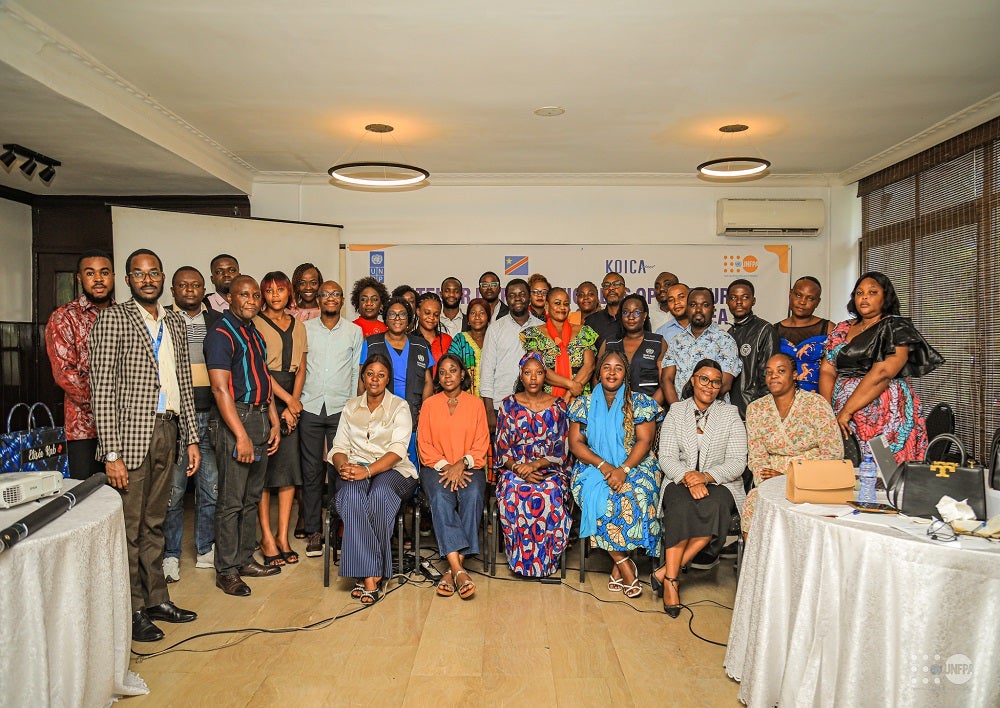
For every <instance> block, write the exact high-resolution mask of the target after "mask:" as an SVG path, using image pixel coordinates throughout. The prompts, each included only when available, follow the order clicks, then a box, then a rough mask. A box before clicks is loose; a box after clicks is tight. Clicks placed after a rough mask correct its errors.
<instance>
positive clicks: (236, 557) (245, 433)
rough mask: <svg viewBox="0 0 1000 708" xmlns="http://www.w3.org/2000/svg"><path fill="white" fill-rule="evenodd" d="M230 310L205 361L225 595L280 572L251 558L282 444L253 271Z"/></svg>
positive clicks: (212, 336) (208, 340) (242, 592)
mask: <svg viewBox="0 0 1000 708" xmlns="http://www.w3.org/2000/svg"><path fill="white" fill-rule="evenodd" d="M226 297H227V299H228V301H229V310H227V311H226V312H225V313H224V314H223V315H222V317H221V318H220V319H219V321H218V322H216V323H215V325H214V326H213V327H212V328H211V329H210V330H209V331H208V334H207V335H206V336H205V364H206V366H207V367H208V377H209V380H210V381H211V384H212V394H213V395H214V396H215V405H216V408H217V409H218V412H217V414H215V415H213V416H212V419H211V420H209V423H208V434H209V437H210V438H212V439H213V444H214V446H215V459H216V462H217V463H218V466H219V497H218V500H217V502H216V507H215V572H216V576H215V584H216V586H217V587H219V588H220V589H221V590H222V591H223V592H225V593H226V594H227V595H236V596H240V597H246V596H247V595H249V594H250V588H249V587H248V586H247V584H246V583H244V582H243V580H242V579H241V576H242V577H251V578H262V577H266V576H268V575H275V574H277V573H279V572H281V568H278V567H275V566H268V567H265V566H263V565H261V564H260V563H258V562H257V561H256V560H255V559H254V556H253V552H254V547H255V546H256V545H257V505H258V504H259V503H260V495H261V492H262V491H263V488H264V477H265V474H266V472H267V456H268V455H269V454H271V453H273V452H274V451H275V450H277V449H278V440H279V436H280V427H279V423H278V413H277V410H276V409H275V407H274V405H273V401H272V400H271V377H270V375H269V374H268V373H267V355H266V352H265V350H264V338H263V337H262V336H261V335H260V332H258V331H257V328H256V327H254V324H253V318H254V316H255V315H256V314H257V312H258V311H259V310H260V287H259V286H258V285H257V281H256V280H254V279H253V278H251V277H250V276H248V275H240V276H237V277H236V278H235V279H234V280H233V282H232V283H231V284H230V287H229V293H228V294H227V296H226Z"/></svg>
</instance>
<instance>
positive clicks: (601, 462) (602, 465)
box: [597, 460, 604, 472]
mask: <svg viewBox="0 0 1000 708" xmlns="http://www.w3.org/2000/svg"><path fill="white" fill-rule="evenodd" d="M602 467H604V460H601V461H600V462H598V463H597V471H598V472H600V471H601V468H602Z"/></svg>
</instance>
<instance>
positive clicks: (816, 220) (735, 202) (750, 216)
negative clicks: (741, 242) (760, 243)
mask: <svg viewBox="0 0 1000 708" xmlns="http://www.w3.org/2000/svg"><path fill="white" fill-rule="evenodd" d="M715 213H716V218H717V221H718V228H717V229H716V232H717V233H718V235H719V236H772V235H773V236H815V235H817V234H818V233H819V232H820V231H822V230H823V226H824V225H825V224H826V205H825V204H824V203H823V200H822V199H720V200H719V202H718V205H717V207H716V212H715Z"/></svg>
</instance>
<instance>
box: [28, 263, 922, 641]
mask: <svg viewBox="0 0 1000 708" xmlns="http://www.w3.org/2000/svg"><path fill="white" fill-rule="evenodd" d="M124 265H125V268H126V282H127V283H128V285H129V288H130V290H131V295H132V298H131V299H130V300H128V301H127V302H123V303H120V304H115V303H114V301H113V299H112V283H113V277H114V274H113V267H112V263H111V260H110V258H108V257H107V256H106V255H104V254H100V253H95V252H88V253H86V254H84V256H83V257H82V258H81V259H80V262H79V266H78V273H77V277H78V279H79V282H80V284H81V286H82V290H83V294H82V295H81V296H80V298H79V299H77V300H75V301H73V302H71V303H69V304H67V305H66V306H64V307H62V308H60V309H59V310H57V311H56V312H55V313H53V315H52V317H51V318H50V321H49V324H48V326H47V328H46V340H47V344H48V351H49V356H50V360H51V362H52V367H53V372H54V374H55V376H56V380H57V382H58V383H59V384H60V386H62V387H63V388H64V389H65V391H66V430H67V438H68V439H69V441H70V442H69V451H70V460H71V473H72V474H73V476H76V477H85V476H88V475H89V474H91V473H92V472H94V471H97V470H101V471H105V472H106V473H107V474H108V479H109V482H110V483H111V484H112V485H113V486H115V487H116V488H118V489H119V490H120V491H121V493H122V499H123V504H124V507H125V518H126V532H127V536H128V545H129V560H130V569H131V574H132V577H131V580H132V596H133V597H132V604H133V611H134V614H133V638H134V639H136V640H141V641H151V640H156V639H159V638H161V637H162V636H163V634H162V631H160V630H159V628H157V627H156V626H155V625H154V624H153V620H162V621H190V620H193V619H194V618H195V615H194V613H193V612H190V611H188V610H181V609H179V608H177V607H176V606H175V605H173V603H171V602H170V600H169V596H168V593H167V590H166V582H167V581H176V580H178V579H179V563H178V558H179V556H180V546H181V528H182V523H181V520H182V513H183V508H182V500H183V497H184V491H185V487H186V484H187V477H188V476H191V475H195V474H197V482H196V484H195V504H196V510H195V525H194V530H195V548H196V552H197V558H196V567H212V568H214V569H215V571H216V584H217V585H218V587H219V588H221V589H222V590H223V591H224V592H226V593H228V594H231V595H237V596H246V595H249V594H250V592H251V589H250V587H249V586H248V585H247V584H246V582H245V581H244V578H246V577H252V578H255V577H266V576H270V575H275V574H278V573H280V571H281V567H282V566H283V565H287V564H292V563H297V562H299V557H298V553H297V552H296V551H295V550H294V549H293V548H292V545H291V543H290V537H291V536H292V535H294V536H297V537H301V538H304V539H305V540H306V546H305V555H306V556H318V555H321V554H322V552H323V547H324V544H325V543H328V542H329V541H330V539H327V538H324V536H323V533H322V532H321V528H322V512H323V495H324V492H328V493H329V494H330V495H331V496H332V498H333V499H334V503H335V508H336V511H337V513H338V515H339V516H340V518H341V519H342V521H343V531H342V544H343V554H342V557H341V561H340V574H341V576H342V577H345V578H349V579H351V580H352V581H353V583H354V585H353V588H352V590H351V595H352V597H354V598H356V599H357V600H359V601H360V602H361V603H363V604H372V603H374V602H377V601H378V600H379V598H380V597H381V593H382V584H383V581H384V580H385V579H386V578H388V577H390V576H391V575H392V573H393V558H392V550H391V549H392V546H391V542H390V539H391V535H392V530H393V520H394V518H395V516H396V514H397V512H398V510H399V509H400V506H401V505H402V504H404V503H410V502H415V500H416V491H417V489H418V488H419V489H422V490H423V492H424V495H425V496H426V499H427V503H428V504H429V506H430V510H431V517H432V524H433V530H434V533H435V536H436V542H437V545H438V551H439V553H440V556H441V558H442V559H443V560H445V561H446V562H447V564H448V569H447V572H446V573H445V575H444V577H443V578H442V580H441V581H440V582H439V583H438V586H437V593H438V594H439V595H442V596H450V595H453V594H458V595H459V597H461V598H462V599H466V600H467V599H470V598H472V597H474V595H475V593H476V586H475V583H474V581H473V579H472V577H471V576H470V574H469V573H468V572H467V571H466V569H465V567H464V562H465V559H466V557H467V556H470V555H476V554H479V553H480V551H481V549H480V548H479V543H478V527H479V523H480V519H481V517H482V511H483V505H484V504H485V503H486V499H487V496H488V494H493V493H495V498H496V502H497V510H498V513H499V517H500V526H501V529H502V532H503V540H504V549H505V552H506V557H507V562H508V564H509V565H510V568H511V569H512V570H513V571H514V572H515V573H517V574H520V575H523V576H528V577H544V576H548V575H550V574H552V573H553V572H555V571H556V570H557V568H558V566H559V562H560V558H561V556H562V554H563V553H564V552H565V550H566V547H567V545H568V543H569V539H570V530H571V526H572V525H573V523H574V517H576V518H578V520H579V521H578V523H579V536H580V537H581V538H582V539H587V540H586V542H588V543H590V544H591V547H592V548H598V549H602V550H603V551H606V552H607V553H608V556H609V558H610V561H611V573H610V577H609V580H608V589H609V590H610V591H612V592H621V593H623V594H624V595H625V596H626V597H629V598H635V597H638V596H639V595H641V593H642V583H641V582H640V579H639V572H638V568H637V566H636V563H635V556H636V554H637V553H638V552H639V551H641V552H642V553H644V554H645V555H647V556H650V557H659V556H660V555H661V553H662V555H663V557H664V559H665V563H664V564H663V565H660V566H659V567H658V568H655V569H654V570H653V571H652V574H651V577H650V584H651V585H652V587H653V589H654V591H655V592H656V593H657V595H662V597H663V604H664V608H665V611H666V612H667V613H668V614H669V615H670V616H672V617H676V616H677V615H678V613H679V611H680V608H681V603H680V596H679V588H678V577H679V571H680V569H681V567H682V566H685V565H691V564H695V563H696V561H697V560H698V559H701V562H702V564H707V566H708V567H710V566H711V565H712V564H713V563H714V562H717V560H716V559H717V558H718V556H719V555H720V553H722V552H723V546H724V544H725V541H726V536H727V533H728V530H729V527H730V524H731V523H732V521H733V519H734V515H735V514H739V515H740V519H741V525H742V527H743V531H744V533H746V532H748V531H749V530H750V519H751V518H752V514H753V509H754V503H755V499H756V493H755V490H751V491H750V493H749V495H748V494H747V489H748V487H749V486H750V484H749V482H751V481H752V483H753V486H755V485H756V484H759V483H760V482H761V481H763V480H764V479H767V478H769V477H773V476H776V475H780V474H784V473H785V472H786V471H787V469H788V467H789V465H790V463H791V461H792V460H793V459H796V458H817V459H836V458H841V457H843V454H844V447H843V439H844V436H848V435H854V436H856V437H857V438H858V440H859V441H860V444H861V446H862V447H863V448H864V447H865V446H866V445H867V441H868V440H870V439H871V438H872V437H874V436H875V435H878V434H883V435H884V436H885V437H886V438H887V441H888V443H889V446H890V449H891V450H892V451H893V453H894V454H895V456H896V458H897V460H899V461H904V460H907V459H918V458H920V457H922V455H923V453H924V450H925V448H926V445H927V439H926V428H925V424H924V418H923V414H922V412H921V404H920V401H919V400H918V399H917V397H916V395H915V394H914V392H913V390H912V388H911V387H910V385H909V381H908V378H909V377H912V376H920V375H923V374H925V373H928V372H929V371H932V370H933V369H934V368H936V367H937V366H938V365H940V363H941V358H940V356H939V355H938V354H937V352H935V351H934V350H933V348H931V347H930V346H929V345H928V344H927V342H926V341H924V339H923V338H922V337H921V335H920V334H919V332H917V331H916V330H915V329H914V328H913V326H912V324H911V323H910V321H909V320H908V319H906V318H904V317H901V316H900V312H899V301H898V298H897V297H896V294H895V291H894V289H893V286H892V283H891V282H890V281H889V279H888V278H886V276H884V275H882V274H881V273H876V272H871V273H866V274H864V275H862V276H861V278H859V279H858V281H857V283H856V285H855V288H854V291H853V294H852V297H851V301H850V303H849V304H848V311H849V313H850V315H851V317H850V319H848V320H845V321H843V322H841V323H840V324H837V325H834V324H833V323H832V322H829V321H827V320H823V319H821V318H819V317H816V316H815V314H814V313H815V310H816V308H817V306H818V305H819V304H820V298H821V286H820V284H819V282H818V281H817V280H816V279H814V278H812V277H808V276H807V277H803V278H800V279H798V280H797V281H795V283H794V284H793V287H792V289H791V291H790V293H789V303H788V307H789V310H788V311H789V315H788V317H787V318H785V319H783V320H781V321H780V322H778V323H775V324H771V323H768V322H766V321H764V320H763V319H762V318H760V317H759V316H757V315H755V314H754V312H753V308H754V306H755V304H756V300H755V292H754V286H753V283H752V282H750V281H749V280H745V279H740V280H736V281H734V282H733V283H731V284H730V285H729V288H728V290H727V298H726V304H727V307H728V308H729V311H730V313H731V315H732V318H733V324H732V326H731V327H730V328H729V330H728V331H724V330H723V329H722V328H721V327H720V326H719V325H718V324H716V318H715V307H716V303H715V299H714V295H713V292H712V290H710V289H709V288H706V287H693V288H689V287H688V286H687V285H685V284H683V283H681V282H679V279H678V278H677V277H676V276H675V275H673V274H672V273H667V272H664V273H661V274H660V275H659V276H658V277H657V279H656V284H655V300H656V302H655V306H654V307H652V308H651V307H650V304H649V303H647V301H646V299H645V298H644V297H642V296H640V295H638V294H635V293H633V294H629V293H628V288H627V286H626V282H625V278H624V277H622V276H621V275H620V274H618V273H608V274H606V275H605V277H604V278H603V280H602V282H601V284H600V290H599V291H598V287H597V286H596V285H595V284H593V283H590V282H584V283H582V284H581V285H580V286H579V287H578V288H577V289H576V290H575V298H573V299H571V297H570V294H569V293H568V292H567V291H566V290H564V289H562V288H558V287H552V286H551V285H550V284H549V282H548V280H547V279H546V278H545V277H544V276H542V275H534V276H532V277H531V278H530V279H528V280H527V281H525V280H523V279H520V278H514V279H512V280H510V281H509V282H508V283H506V285H505V286H504V288H503V291H504V297H503V298H501V297H500V291H501V283H500V278H499V277H498V276H497V274H495V273H492V272H486V273H484V274H483V275H482V276H480V278H479V282H478V293H477V295H478V296H477V297H474V298H472V299H471V300H470V301H469V302H468V303H463V301H462V296H463V286H462V283H461V282H460V281H459V280H458V279H457V278H453V277H449V278H446V279H445V280H444V282H443V283H442V284H441V287H440V294H438V293H436V292H424V293H422V294H418V293H417V292H416V291H415V290H414V289H413V288H412V287H410V286H407V285H401V286H399V287H397V288H396V289H395V290H393V291H392V292H391V293H390V292H389V291H388V290H387V288H386V287H385V285H384V284H383V283H381V282H379V281H378V280H376V279H373V278H362V279H360V280H358V281H357V282H356V283H354V285H353V287H352V289H351V292H350V293H349V294H347V293H345V291H344V289H343V288H342V287H341V286H340V284H338V283H337V282H335V281H331V280H324V279H323V276H322V274H321V273H320V271H319V269H318V268H317V267H316V266H314V265H312V264H310V263H304V264H301V265H299V266H298V267H297V268H296V269H295V270H294V273H293V275H292V277H291V278H289V277H288V276H287V275H285V274H284V273H282V272H278V271H275V272H271V273H267V274H265V275H264V276H263V277H262V278H261V279H260V282H259V283H258V282H257V281H256V280H255V279H254V278H252V277H250V276H247V275H244V274H241V273H240V270H239V264H238V262H237V260H236V258H234V257H233V256H230V255H227V254H220V255H219V256H217V257H216V258H215V259H213V260H212V262H211V263H210V270H209V275H210V279H211V282H212V284H213V285H214V286H215V292H213V293H208V294H206V287H205V281H204V278H203V276H202V275H201V273H200V272H199V271H198V270H197V269H196V268H194V267H192V266H183V267H181V268H178V269H177V270H175V271H174V273H173V276H172V280H171V294H172V295H173V300H174V304H173V307H172V308H167V309H165V308H163V307H161V306H160V305H159V299H160V296H161V295H162V292H163V289H164V284H165V280H166V275H165V272H164V270H163V264H162V263H161V262H160V260H159V258H158V257H157V256H156V254H154V253H152V252H150V251H146V250H140V251H137V252H135V253H133V254H132V255H131V256H129V258H128V259H127V260H126V263H125V264H124ZM598 292H599V293H600V295H598ZM348 297H349V300H350V303H351V305H352V306H353V308H354V311H355V312H356V313H357V315H358V316H357V318H356V319H355V320H354V321H353V322H350V321H347V320H346V319H345V318H344V316H343V312H342V310H343V305H344V301H345V299H347V298H348ZM602 300H603V303H604V306H603V307H601V306H600V304H601V301H602ZM574 302H575V304H576V306H577V309H576V310H573V309H572V305H573V304H574ZM164 325H166V326H164ZM328 485H329V486H328ZM491 487H492V489H491ZM488 490H489V491H488ZM296 495H298V496H299V515H298V516H299V518H298V523H297V524H296V526H295V527H293V526H292V524H291V513H292V507H293V502H294V500H295V497H296ZM275 501H276V504H277V515H276V517H277V525H276V526H273V525H272V513H271V505H272V504H273V503H275ZM258 547H259V549H260V554H261V561H262V562H258V560H257V559H256V558H255V556H254V553H255V551H256V549H257V548H258Z"/></svg>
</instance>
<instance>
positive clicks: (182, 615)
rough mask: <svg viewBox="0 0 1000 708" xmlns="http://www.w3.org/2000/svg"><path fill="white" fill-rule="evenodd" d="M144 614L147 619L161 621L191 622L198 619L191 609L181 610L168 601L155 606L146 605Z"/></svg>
mask: <svg viewBox="0 0 1000 708" xmlns="http://www.w3.org/2000/svg"><path fill="white" fill-rule="evenodd" d="M146 616H148V617H149V619H153V620H162V621H163V622H193V621H194V620H196V619H198V615H196V614H195V613H194V612H192V611H191V610H182V609H181V608H179V607H178V606H177V605H175V604H174V603H172V602H170V601H167V602H164V603H163V604H162V605H157V606H156V607H147V608H146Z"/></svg>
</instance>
